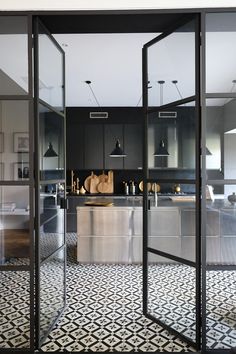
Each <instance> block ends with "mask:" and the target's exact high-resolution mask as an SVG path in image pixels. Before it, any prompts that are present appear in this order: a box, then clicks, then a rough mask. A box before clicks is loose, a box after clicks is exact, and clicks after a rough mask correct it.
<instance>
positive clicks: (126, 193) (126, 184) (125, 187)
mask: <svg viewBox="0 0 236 354" xmlns="http://www.w3.org/2000/svg"><path fill="white" fill-rule="evenodd" d="M123 186H124V193H125V195H129V186H128V183H127V182H125V181H123Z"/></svg>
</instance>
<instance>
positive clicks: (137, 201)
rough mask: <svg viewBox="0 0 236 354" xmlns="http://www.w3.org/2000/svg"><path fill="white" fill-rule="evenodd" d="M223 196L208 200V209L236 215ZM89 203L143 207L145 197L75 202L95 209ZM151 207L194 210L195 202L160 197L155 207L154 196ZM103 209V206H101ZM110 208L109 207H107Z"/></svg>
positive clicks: (85, 198)
mask: <svg viewBox="0 0 236 354" xmlns="http://www.w3.org/2000/svg"><path fill="white" fill-rule="evenodd" d="M223 197H224V196H222V195H216V198H215V200H214V201H211V200H207V209H211V210H218V209H228V210H233V211H234V210H235V213H236V204H234V205H232V204H230V203H229V201H228V200H227V199H224V198H223ZM87 201H99V202H102V201H104V202H110V203H113V206H112V207H135V208H136V207H140V208H141V207H142V206H143V197H142V196H139V195H137V196H114V195H112V196H86V197H84V198H78V199H76V200H75V201H74V202H75V204H76V207H95V208H96V206H86V205H85V204H84V203H85V202H87ZM149 201H150V207H151V209H154V208H155V207H157V208H158V207H169V208H173V207H178V208H185V209H194V208H195V202H194V201H193V200H192V201H191V200H188V201H173V200H171V196H170V195H158V198H157V204H156V205H155V202H154V196H153V195H151V196H149ZM99 208H101V206H99ZM106 208H109V207H106Z"/></svg>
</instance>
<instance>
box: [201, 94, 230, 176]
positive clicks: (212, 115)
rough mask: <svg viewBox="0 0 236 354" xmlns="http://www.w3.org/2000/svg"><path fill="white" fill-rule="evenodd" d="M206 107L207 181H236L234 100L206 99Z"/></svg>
mask: <svg viewBox="0 0 236 354" xmlns="http://www.w3.org/2000/svg"><path fill="white" fill-rule="evenodd" d="M206 105H207V108H206V113H207V115H206V146H207V148H208V149H209V150H210V151H211V155H207V156H206V167H207V176H208V179H210V180H214V179H218V180H219V179H236V157H235V156H236V155H235V146H236V119H235V113H236V99H208V100H207V101H206Z"/></svg>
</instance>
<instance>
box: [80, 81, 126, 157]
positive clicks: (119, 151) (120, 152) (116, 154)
mask: <svg viewBox="0 0 236 354" xmlns="http://www.w3.org/2000/svg"><path fill="white" fill-rule="evenodd" d="M85 83H86V84H87V85H88V87H89V89H90V91H91V92H92V95H93V97H94V99H95V101H96V103H97V105H98V107H101V106H100V104H99V102H98V99H97V97H96V95H95V93H94V91H93V89H92V85H91V84H92V81H90V80H86V81H85ZM109 156H110V157H126V156H127V155H126V154H125V153H124V151H123V150H122V149H121V147H120V141H119V140H118V139H117V140H116V146H115V149H114V150H112V152H111V153H110V155H109Z"/></svg>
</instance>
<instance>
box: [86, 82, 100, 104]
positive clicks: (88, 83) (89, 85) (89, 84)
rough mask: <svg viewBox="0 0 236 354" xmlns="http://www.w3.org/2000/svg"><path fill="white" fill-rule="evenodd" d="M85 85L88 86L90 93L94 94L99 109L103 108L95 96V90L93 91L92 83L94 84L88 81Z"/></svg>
mask: <svg viewBox="0 0 236 354" xmlns="http://www.w3.org/2000/svg"><path fill="white" fill-rule="evenodd" d="M85 83H86V84H87V85H88V87H89V89H90V91H91V92H92V95H93V97H94V99H95V101H96V103H97V105H98V107H99V108H101V106H100V104H99V102H98V99H97V97H96V95H95V93H94V91H93V89H92V86H91V83H92V82H91V81H90V80H87V81H85Z"/></svg>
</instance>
